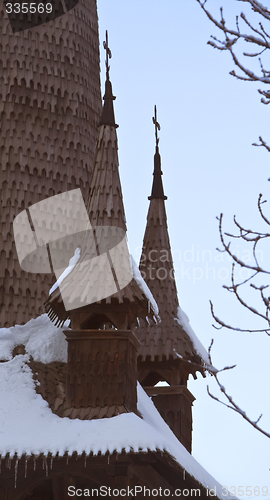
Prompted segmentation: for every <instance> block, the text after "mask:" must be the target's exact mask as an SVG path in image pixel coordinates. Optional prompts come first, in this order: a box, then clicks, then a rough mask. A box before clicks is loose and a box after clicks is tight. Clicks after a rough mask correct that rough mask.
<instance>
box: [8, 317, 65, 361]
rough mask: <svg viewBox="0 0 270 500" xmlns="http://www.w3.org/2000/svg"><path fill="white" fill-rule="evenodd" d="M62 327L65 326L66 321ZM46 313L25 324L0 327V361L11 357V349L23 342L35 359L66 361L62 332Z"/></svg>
mask: <svg viewBox="0 0 270 500" xmlns="http://www.w3.org/2000/svg"><path fill="white" fill-rule="evenodd" d="M63 328H67V323H65V324H64V326H63ZM63 328H57V327H56V326H55V325H54V324H53V323H52V322H51V321H50V319H49V317H48V315H47V314H42V315H41V316H39V317H38V318H36V319H30V321H28V323H26V325H16V326H12V327H10V328H0V361H6V360H11V359H12V357H13V356H12V351H13V349H14V347H16V346H17V345H21V344H23V345H24V346H25V351H26V353H27V354H29V355H30V356H32V358H33V359H34V360H35V361H40V362H41V363H45V364H49V363H52V362H53V361H63V362H65V363H66V362H67V342H66V338H65V335H64V334H63V332H62V329H63Z"/></svg>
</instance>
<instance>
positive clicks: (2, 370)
mask: <svg viewBox="0 0 270 500" xmlns="http://www.w3.org/2000/svg"><path fill="white" fill-rule="evenodd" d="M24 343H25V347H26V351H27V354H24V355H21V354H20V355H17V356H15V357H14V358H13V359H11V358H12V354H11V353H12V349H13V348H14V346H15V345H20V344H24ZM66 346H67V342H66V341H65V336H64V334H63V332H62V331H61V328H56V327H55V326H54V325H52V323H51V322H50V320H49V318H48V317H47V315H46V314H43V315H42V316H40V317H39V318H36V319H32V320H30V321H29V322H28V323H27V324H26V325H23V326H15V327H12V328H6V329H4V328H2V329H1V330H0V349H1V358H2V359H4V360H7V361H6V362H2V363H0V400H1V401H4V404H3V405H2V407H1V408H0V429H1V430H0V434H1V439H0V454H1V455H2V456H5V455H6V454H8V453H9V454H10V456H11V457H13V456H14V455H15V454H17V455H18V457H21V456H22V455H23V454H27V455H31V454H35V455H40V454H44V455H47V454H48V453H51V454H53V455H54V454H57V453H58V454H59V455H60V456H63V455H64V454H65V453H68V454H69V455H72V453H74V452H77V453H78V454H79V455H80V454H82V453H86V454H90V453H93V454H94V455H96V454H98V453H99V452H100V453H102V454H105V453H106V452H109V453H113V452H118V453H121V452H122V451H126V452H130V451H133V452H135V453H136V452H139V451H145V452H147V451H148V450H151V451H157V450H163V451H167V452H168V453H170V455H172V456H173V457H174V458H175V459H176V461H177V462H178V463H179V464H180V465H181V466H182V467H183V468H184V469H185V470H186V471H187V472H188V473H189V474H191V475H192V476H193V477H194V478H195V479H197V480H198V481H199V482H200V483H201V484H202V485H203V486H205V487H208V488H214V487H216V491H217V496H219V497H220V498H223V497H222V487H221V485H220V484H219V483H217V481H215V479H214V478H213V477H212V476H211V475H210V474H208V472H206V471H205V469H203V467H202V466H201V465H200V464H199V463H198V462H197V461H196V460H195V459H194V457H193V456H192V455H190V454H189V453H188V451H187V450H186V449H185V448H184V446H183V445H182V444H181V443H180V442H179V441H178V439H177V438H176V437H175V435H174V434H173V432H172V431H171V429H170V428H169V427H168V425H167V424H166V423H165V422H164V420H163V419H162V417H161V416H160V414H159V413H158V411H157V409H156V408H155V406H154V404H153V403H152V401H151V399H150V398H149V397H148V396H147V394H146V393H145V392H144V390H143V389H142V387H141V386H140V385H139V384H138V410H139V411H140V413H141V415H142V417H143V419H141V418H140V417H138V416H137V415H135V414H134V413H125V414H122V415H118V416H116V417H112V418H105V419H101V420H78V419H74V420H71V419H69V418H61V417H59V416H57V415H55V414H54V413H52V411H51V409H50V407H49V405H48V403H47V402H46V401H45V400H44V399H43V398H42V396H41V395H40V394H37V393H36V390H35V382H34V380H33V374H32V371H31V369H30V367H29V366H28V364H27V362H28V361H29V359H30V355H32V356H33V357H34V359H36V360H39V361H41V362H43V363H49V362H52V361H59V360H61V361H66V349H67V347H66ZM48 430H49V432H48Z"/></svg>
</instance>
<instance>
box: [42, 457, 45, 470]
mask: <svg viewBox="0 0 270 500" xmlns="http://www.w3.org/2000/svg"><path fill="white" fill-rule="evenodd" d="M44 467H45V464H44V458H43V459H42V469H44Z"/></svg>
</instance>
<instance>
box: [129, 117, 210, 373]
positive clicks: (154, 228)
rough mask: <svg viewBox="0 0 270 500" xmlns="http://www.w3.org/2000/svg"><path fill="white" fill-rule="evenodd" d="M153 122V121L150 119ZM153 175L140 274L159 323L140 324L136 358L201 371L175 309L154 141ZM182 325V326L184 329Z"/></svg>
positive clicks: (201, 359) (200, 356) (191, 337)
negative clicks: (178, 362)
mask: <svg viewBox="0 0 270 500" xmlns="http://www.w3.org/2000/svg"><path fill="white" fill-rule="evenodd" d="M153 120H154V119H153ZM156 139H157V140H156V152H155V156H154V173H153V176H154V178H153V186H152V193H151V196H149V200H150V205H149V210H148V215H147V225H146V230H145V235H144V240H143V251H142V255H141V260H140V271H141V273H142V276H143V277H144V280H145V282H146V283H147V285H148V287H149V289H150V290H151V292H152V294H153V296H154V297H155V299H156V301H157V304H158V308H159V316H160V319H161V322H159V323H154V322H153V321H151V320H150V324H146V323H145V324H141V325H140V327H138V328H137V329H136V335H137V337H138V339H139V340H140V342H141V346H140V348H139V351H138V356H139V359H140V360H141V361H145V360H146V359H149V358H150V360H151V361H154V360H156V361H161V360H164V359H166V360H168V359H172V358H173V359H180V358H183V359H184V360H187V361H188V362H192V363H194V364H195V365H197V367H196V369H198V370H200V371H203V370H204V367H205V365H207V364H209V363H210V362H209V358H208V354H207V352H206V350H205V349H204V347H203V346H202V345H201V343H200V341H199V340H198V339H197V338H196V335H195V333H194V332H193V330H192V329H191V327H190V325H189V324H188V320H187V317H186V315H185V313H183V311H182V310H181V309H180V307H179V301H178V295H177V288H176V282H175V279H174V266H173V259H172V252H171V246H170V238H169V233H168V225H167V215H166V209H165V200H166V199H167V197H166V196H165V195H164V190H163V183H162V170H161V157H160V153H159V145H158V141H159V139H158V138H157V126H156ZM184 323H185V325H184Z"/></svg>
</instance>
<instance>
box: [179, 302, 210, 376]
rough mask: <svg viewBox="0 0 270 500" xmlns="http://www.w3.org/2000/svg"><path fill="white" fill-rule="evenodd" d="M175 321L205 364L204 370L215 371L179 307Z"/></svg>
mask: <svg viewBox="0 0 270 500" xmlns="http://www.w3.org/2000/svg"><path fill="white" fill-rule="evenodd" d="M175 321H177V323H178V324H179V325H180V326H181V327H182V328H183V329H184V330H185V332H186V333H187V334H188V336H189V338H190V340H191V342H192V344H193V346H194V349H195V351H196V353H197V354H198V356H200V358H201V359H202V361H203V362H204V363H205V365H206V368H209V370H210V371H215V372H216V371H217V369H216V368H215V367H213V365H212V364H211V361H210V358H209V354H208V352H207V350H206V349H205V347H204V346H203V345H202V343H201V342H200V340H199V339H198V337H197V335H196V333H195V332H194V330H193V329H192V328H191V326H190V323H189V317H188V316H187V314H186V313H185V312H184V311H183V309H181V307H180V306H179V307H178V309H177V317H176V318H175ZM176 354H177V353H176Z"/></svg>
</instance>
